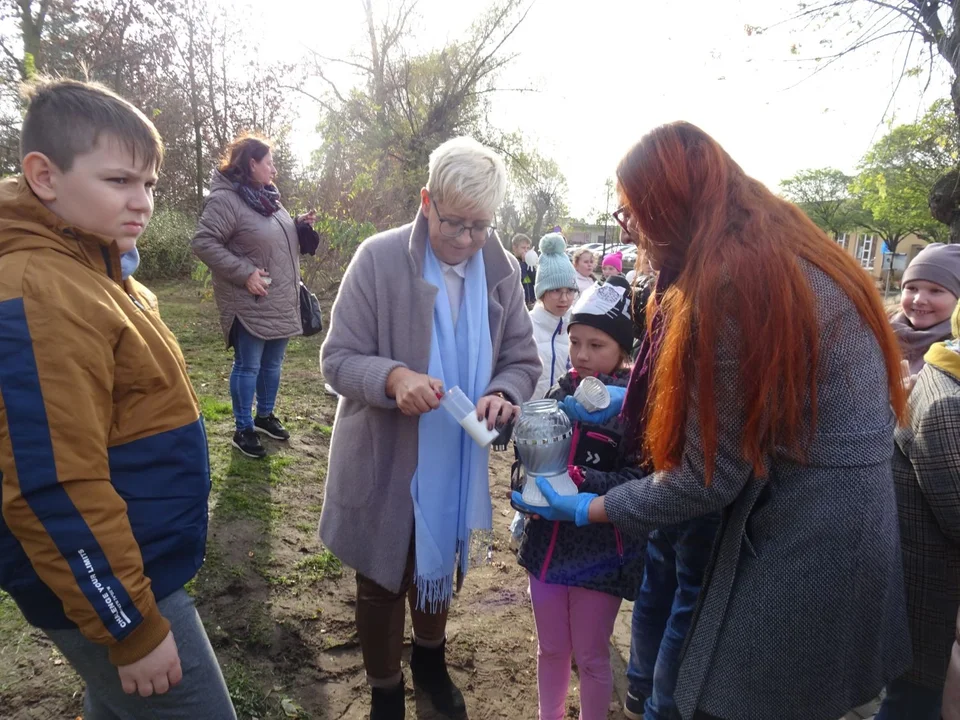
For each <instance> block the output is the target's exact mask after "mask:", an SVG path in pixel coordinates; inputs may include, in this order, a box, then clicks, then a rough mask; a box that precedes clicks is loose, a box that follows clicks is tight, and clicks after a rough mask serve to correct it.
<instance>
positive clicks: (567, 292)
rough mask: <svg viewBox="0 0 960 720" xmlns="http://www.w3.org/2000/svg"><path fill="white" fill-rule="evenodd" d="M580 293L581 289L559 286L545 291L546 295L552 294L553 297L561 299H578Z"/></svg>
mask: <svg viewBox="0 0 960 720" xmlns="http://www.w3.org/2000/svg"><path fill="white" fill-rule="evenodd" d="M579 294H580V291H579V290H572V289H571V288H558V289H556V290H547V291H546V292H545V293H544V295H550V296H551V297H555V298H559V299H560V300H576V298H577V296H578V295H579Z"/></svg>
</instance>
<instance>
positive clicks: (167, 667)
mask: <svg viewBox="0 0 960 720" xmlns="http://www.w3.org/2000/svg"><path fill="white" fill-rule="evenodd" d="M117 672H119V673H120V684H121V685H122V686H123V691H124V692H125V693H127V694H128V695H133V693H140V696H141V697H150V696H151V695H153V694H154V693H156V694H157V695H163V694H164V693H165V692H167V691H168V690H169V689H170V688H172V687H174V686H175V685H176V684H177V683H179V682H180V681H181V680H182V679H183V670H181V669H180V654H179V653H178V652H177V643H176V642H174V639H173V632H172V631H171V632H169V633H167V636H166V637H165V638H164V639H163V642H161V643H160V644H159V645H157V646H156V647H155V648H154V649H153V650H151V651H150V653H149V654H148V655H146V656H144V657H142V658H140V659H139V660H137V661H136V662H135V663H131V664H130V665H121V666H120V667H118V668H117Z"/></svg>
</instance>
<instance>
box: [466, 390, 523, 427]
mask: <svg viewBox="0 0 960 720" xmlns="http://www.w3.org/2000/svg"><path fill="white" fill-rule="evenodd" d="M519 412H520V408H518V407H517V406H516V405H514V404H513V403H512V402H510V401H509V400H507V399H506V398H503V397H501V396H499V395H484V396H483V397H482V398H480V399H479V400H478V401H477V420H486V421H487V429H488V430H493V429H494V428H497V427H503V426H504V425H506V424H507V423H508V422H510V421H511V420H513V418H514V417H516V416H517V414H518V413H519Z"/></svg>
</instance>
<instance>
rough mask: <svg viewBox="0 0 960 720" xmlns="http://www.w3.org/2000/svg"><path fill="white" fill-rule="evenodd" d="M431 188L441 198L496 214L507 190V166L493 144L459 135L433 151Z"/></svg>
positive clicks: (466, 208)
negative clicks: (492, 146) (488, 144)
mask: <svg viewBox="0 0 960 720" xmlns="http://www.w3.org/2000/svg"><path fill="white" fill-rule="evenodd" d="M427 191H428V192H429V193H430V195H431V197H433V199H434V200H436V201H437V202H442V203H448V204H449V205H450V206H451V207H454V208H457V209H458V210H462V211H465V212H476V213H480V214H489V215H491V216H492V215H493V213H494V212H495V211H496V209H497V208H498V207H500V203H502V202H503V198H504V196H506V194H507V168H506V166H505V165H504V164H503V159H502V158H501V157H500V156H499V155H497V154H496V153H495V152H494V151H493V150H491V149H490V148H488V147H485V146H484V145H481V144H480V143H478V142H477V141H476V140H474V139H473V138H469V137H455V138H452V139H451V140H447V141H446V142H445V143H443V144H442V145H441V146H440V147H438V148H437V149H436V150H434V151H433V152H432V153H430V177H429V179H428V180H427Z"/></svg>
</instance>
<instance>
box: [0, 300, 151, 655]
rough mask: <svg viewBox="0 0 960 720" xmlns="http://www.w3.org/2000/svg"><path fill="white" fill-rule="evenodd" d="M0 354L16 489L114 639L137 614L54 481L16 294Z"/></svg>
mask: <svg viewBox="0 0 960 720" xmlns="http://www.w3.org/2000/svg"><path fill="white" fill-rule="evenodd" d="M0 358H3V361H2V362H0V396H2V398H3V403H4V406H5V408H6V416H7V425H8V428H7V429H8V432H9V435H10V444H11V446H12V448H13V461H14V465H15V467H16V472H17V481H18V483H19V486H20V493H21V495H22V496H23V499H24V500H25V501H26V502H27V504H28V505H29V507H30V509H31V510H32V511H33V513H34V514H35V515H36V516H37V519H38V520H39V521H40V523H41V525H42V526H43V528H44V530H45V531H46V533H47V534H48V535H49V536H50V539H51V540H52V541H53V543H54V545H56V548H57V550H58V552H59V553H60V554H61V555H62V556H63V558H64V559H65V560H66V561H67V563H68V564H69V566H70V569H71V571H72V572H73V576H74V578H75V579H76V582H77V585H78V586H79V588H80V589H81V591H82V592H83V594H84V596H85V597H86V598H87V600H88V601H89V602H90V605H91V606H92V607H93V608H94V610H95V611H96V612H97V615H98V616H99V617H100V619H101V621H102V622H103V625H104V627H106V628H107V629H108V630H109V631H110V633H111V635H112V636H113V637H114V638H115V639H116V640H117V641H120V640H122V639H123V638H125V637H126V636H127V635H128V634H129V633H130V632H131V631H132V630H133V629H134V628H136V627H137V626H138V625H139V624H140V621H141V620H142V617H141V615H140V612H139V611H138V610H137V608H136V606H135V605H134V604H133V601H132V600H131V599H130V596H129V595H128V593H127V591H126V589H125V588H124V587H123V585H122V584H121V583H120V582H119V580H118V579H117V578H116V577H115V576H114V573H113V570H112V569H111V567H110V563H109V562H108V560H107V558H106V556H105V555H104V553H103V550H102V549H101V547H100V544H99V543H98V542H97V540H96V538H95V537H94V535H93V532H91V530H90V527H89V526H88V525H87V522H86V520H84V518H83V516H82V515H81V514H80V512H79V511H78V510H77V508H76V506H75V505H74V504H73V501H72V500H71V499H70V496H69V495H68V494H67V492H66V490H64V488H63V486H62V485H61V484H60V482H59V478H58V476H57V468H56V463H55V461H54V454H53V443H52V441H51V439H50V428H49V426H48V423H47V413H46V408H45V405H44V398H43V393H42V392H41V388H40V378H39V374H38V371H37V363H36V358H35V356H34V352H33V344H32V341H31V337H30V330H29V326H28V324H27V317H26V313H25V311H24V305H23V299H22V298H17V299H14V300H7V301H5V302H0Z"/></svg>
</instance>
